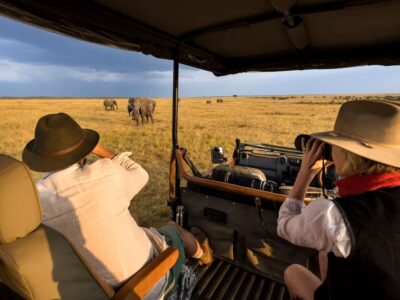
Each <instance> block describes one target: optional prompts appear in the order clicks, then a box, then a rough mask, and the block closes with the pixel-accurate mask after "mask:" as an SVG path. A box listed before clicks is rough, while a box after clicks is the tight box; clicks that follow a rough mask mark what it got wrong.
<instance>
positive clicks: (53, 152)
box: [35, 135, 84, 157]
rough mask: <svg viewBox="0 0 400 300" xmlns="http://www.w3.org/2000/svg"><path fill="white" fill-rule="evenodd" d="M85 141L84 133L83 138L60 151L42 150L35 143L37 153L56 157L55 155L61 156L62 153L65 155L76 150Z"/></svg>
mask: <svg viewBox="0 0 400 300" xmlns="http://www.w3.org/2000/svg"><path fill="white" fill-rule="evenodd" d="M83 141H84V135H82V137H81V139H80V140H79V141H78V142H77V143H76V144H74V145H72V146H69V147H67V148H65V149H62V150H59V151H46V150H42V149H39V148H38V147H37V145H36V143H35V151H36V153H37V154H40V155H42V156H46V157H54V156H60V155H64V154H67V153H69V152H72V151H74V150H75V149H77V148H78V147H79V146H80V145H82V143H83Z"/></svg>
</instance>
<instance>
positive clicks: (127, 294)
mask: <svg viewBox="0 0 400 300" xmlns="http://www.w3.org/2000/svg"><path fill="white" fill-rule="evenodd" d="M178 256H179V252H178V250H177V249H176V248H173V247H168V248H167V249H165V250H164V251H163V252H161V253H160V254H159V255H158V256H157V257H156V258H154V259H153V260H152V261H150V262H149V263H148V264H146V265H145V266H144V267H143V268H142V269H140V270H139V271H138V272H136V273H135V274H134V275H133V276H132V277H131V278H130V279H129V280H128V282H126V283H125V284H124V285H123V286H122V287H121V288H120V289H119V291H118V292H117V293H116V295H115V296H114V297H113V298H112V299H113V300H139V299H142V298H143V297H144V296H145V295H146V294H147V293H148V292H149V291H150V290H151V289H152V288H153V287H154V286H155V285H156V283H157V282H158V281H159V280H160V279H161V278H162V277H163V276H164V275H165V274H167V272H168V271H169V270H170V269H171V268H172V267H173V266H174V265H175V262H176V261H177V260H178Z"/></svg>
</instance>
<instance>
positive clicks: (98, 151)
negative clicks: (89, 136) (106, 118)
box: [92, 144, 115, 159]
mask: <svg viewBox="0 0 400 300" xmlns="http://www.w3.org/2000/svg"><path fill="white" fill-rule="evenodd" d="M92 153H93V154H95V155H97V156H98V157H101V158H109V159H112V158H113V157H114V156H115V153H113V152H112V151H110V150H108V149H106V148H104V147H103V146H102V145H100V144H97V146H96V147H95V148H94V149H93V150H92Z"/></svg>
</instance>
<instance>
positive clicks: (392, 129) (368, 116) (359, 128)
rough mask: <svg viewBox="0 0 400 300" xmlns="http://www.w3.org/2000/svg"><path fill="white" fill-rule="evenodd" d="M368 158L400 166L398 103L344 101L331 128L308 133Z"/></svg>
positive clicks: (399, 115) (399, 107)
mask: <svg viewBox="0 0 400 300" xmlns="http://www.w3.org/2000/svg"><path fill="white" fill-rule="evenodd" d="M311 136H312V137H313V138H316V139H318V140H321V141H323V142H325V143H328V144H330V145H335V146H338V147H340V148H343V149H345V150H347V151H349V152H352V153H355V154H357V155H359V156H362V157H365V158H368V159H370V160H373V161H376V162H379V163H382V164H385V165H389V166H393V167H397V168H400V102H399V103H396V102H390V101H370V100H358V101H350V102H346V103H344V104H343V105H342V106H341V107H340V110H339V113H338V116H337V118H336V122H335V126H334V129H333V131H327V132H319V133H314V134H312V135H311Z"/></svg>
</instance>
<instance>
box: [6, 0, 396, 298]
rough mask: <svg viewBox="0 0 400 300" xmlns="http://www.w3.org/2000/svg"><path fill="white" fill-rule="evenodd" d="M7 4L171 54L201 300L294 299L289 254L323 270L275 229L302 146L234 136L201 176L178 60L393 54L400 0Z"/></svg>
mask: <svg viewBox="0 0 400 300" xmlns="http://www.w3.org/2000/svg"><path fill="white" fill-rule="evenodd" d="M0 13H1V14H3V15H5V16H7V17H10V18H13V19H16V20H19V21H21V22H25V23H28V24H30V25H34V26H38V27H42V28H44V29H47V30H51V31H55V32H58V33H60V34H63V35H67V36H71V37H75V38H78V39H81V40H86V41H89V42H93V43H98V44H103V45H108V46H112V47H118V48H121V49H126V50H132V51H139V52H142V53H144V54H150V55H153V56H155V57H157V58H164V59H171V60H173V87H172V88H173V93H172V94H173V97H172V98H173V100H172V101H173V111H172V125H173V126H172V156H171V164H170V167H171V168H170V195H169V201H168V204H169V206H170V207H171V215H172V216H175V215H176V213H177V209H178V207H179V206H183V207H184V210H185V216H184V218H183V219H184V225H185V226H186V227H190V226H193V225H196V226H199V227H201V228H202V229H203V230H204V231H205V232H206V233H207V235H208V237H209V239H210V243H211V246H212V248H213V249H214V254H215V257H216V259H215V261H214V262H213V264H212V265H210V266H208V267H206V268H201V267H199V266H193V269H194V270H195V272H196V273H197V286H196V289H195V291H194V295H193V298H194V299H288V298H289V294H288V292H287V289H286V288H285V286H284V285H283V278H282V274H283V271H284V269H285V268H286V267H287V266H288V265H289V264H292V263H299V264H302V265H304V266H306V267H307V268H309V269H310V270H312V271H313V272H318V261H317V253H316V251H314V250H312V249H306V248H301V247H297V246H294V245H292V244H290V243H288V242H286V241H284V240H282V239H280V238H279V237H278V236H277V234H276V220H277V215H278V210H279V206H280V204H281V203H282V202H283V201H284V199H285V195H284V194H282V193H281V192H280V191H282V189H279V188H280V187H281V186H282V185H283V184H286V185H290V184H291V183H292V182H293V180H294V178H295V176H296V170H298V166H299V164H300V162H301V158H302V155H301V152H299V151H297V150H295V149H289V148H282V147H277V146H274V145H264V144H262V143H255V144H246V143H242V142H240V141H238V142H237V147H236V149H235V153H234V155H233V160H232V161H231V162H229V163H225V162H224V161H225V159H224V158H223V157H222V155H221V151H220V149H219V148H218V147H217V148H215V149H213V151H214V161H215V162H218V163H220V164H222V165H221V166H219V165H218V166H217V167H216V169H214V172H213V175H211V176H202V175H201V174H200V173H199V172H197V171H196V168H195V167H194V165H193V164H192V163H191V161H190V159H189V157H188V155H187V152H186V151H185V150H184V149H183V148H181V147H182V146H186V145H181V144H180V143H179V139H178V138H179V135H178V109H179V107H178V97H179V85H178V83H179V64H185V65H188V66H192V67H196V68H199V69H203V70H207V71H210V72H213V73H214V74H215V75H216V76H223V75H228V74H235V73H240V72H250V71H268V72H273V71H284V70H304V69H323V68H344V67H351V66H360V65H398V64H400V18H399V16H400V1H396V0H394V1H383V0H368V1H336V0H303V1H300V0H299V1H296V0H269V1H259V0H248V1H235V0H234V1H232V0H231V1H210V0H205V1H201V2H193V1H182V0H177V1H161V0H154V1H110V0H92V1H84V0H68V1H51V0H35V1H29V0H0ZM257 142H262V141H257ZM216 146H218V145H216ZM189 150H190V149H189ZM224 168H225V169H224ZM226 170H228V171H226ZM229 170H230V171H229ZM221 172H222V173H223V174H225V175H226V174H228V173H232V172H234V174H235V176H236V177H235V178H236V179H235V180H233V181H232V180H231V181H230V180H229V179H228V180H225V177H226V176H222V177H224V179H221V175H220V174H221ZM260 172H261V173H260ZM263 176H264V177H263ZM228 177H229V176H228ZM182 178H184V179H185V182H186V183H185V184H183V181H182V182H181V179H182ZM249 178H250V179H251V180H250V181H252V182H257V185H251V184H249V183H248V179H249ZM271 178H273V179H271ZM253 179H254V180H258V181H254V180H253ZM320 181H321V182H323V181H324V178H322V180H320ZM261 183H262V184H261ZM317 185H318V183H317V182H315V186H317ZM25 251H31V250H30V249H26V250H25ZM55 254H57V255H58V256H57V257H58V258H59V259H60V260H62V259H63V258H62V257H60V255H62V253H55ZM38 276H39V275H38ZM39 280H40V279H39ZM60 280H61V279H60ZM82 293H83V291H82ZM67 294H68V293H67ZM66 298H67V297H66Z"/></svg>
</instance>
